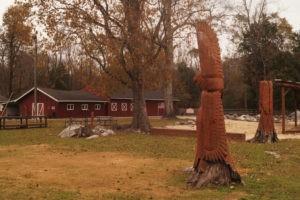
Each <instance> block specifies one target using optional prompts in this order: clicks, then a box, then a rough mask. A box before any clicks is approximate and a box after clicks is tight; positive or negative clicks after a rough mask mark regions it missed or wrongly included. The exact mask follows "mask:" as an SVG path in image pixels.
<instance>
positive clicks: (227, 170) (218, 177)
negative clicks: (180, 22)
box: [187, 22, 241, 187]
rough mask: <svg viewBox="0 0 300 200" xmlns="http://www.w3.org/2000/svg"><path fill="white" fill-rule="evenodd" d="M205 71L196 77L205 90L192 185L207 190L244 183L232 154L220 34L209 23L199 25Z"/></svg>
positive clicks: (200, 48) (198, 31) (198, 124)
mask: <svg viewBox="0 0 300 200" xmlns="http://www.w3.org/2000/svg"><path fill="white" fill-rule="evenodd" d="M196 28H197V39H198V46H199V56H200V65H201V72H200V73H199V74H198V75H197V76H196V77H195V78H196V81H197V83H198V84H199V85H200V87H201V89H202V95H201V106H200V109H199V111H198V114H197V124H196V125H197V143H196V156H195V161H194V166H193V168H194V171H193V173H192V175H191V177H190V178H189V179H188V182H187V184H188V186H190V187H203V186H207V185H210V184H213V185H229V184H230V183H232V182H237V183H240V182H241V177H240V175H239V174H238V173H237V171H236V170H235V168H234V166H233V161H232V158H231V156H230V154H229V150H228V145H227V139H226V131H225V122H224V112H223V104H222V97H221V96H222V95H221V93H222V90H223V88H224V77H223V69H222V66H221V57H220V47H219V44H218V39H217V35H216V33H215V32H214V31H213V30H212V28H211V27H210V26H209V25H208V24H207V23H206V22H199V23H198V24H197V27H196Z"/></svg>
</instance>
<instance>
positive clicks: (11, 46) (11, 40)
mask: <svg viewBox="0 0 300 200" xmlns="http://www.w3.org/2000/svg"><path fill="white" fill-rule="evenodd" d="M29 15H30V7H29V6H28V4H16V5H13V6H11V7H9V8H8V10H7V11H6V13H5V14H4V17H3V29H2V30H1V32H0V42H1V45H2V46H3V49H4V56H5V60H6V62H7V66H8V92H7V93H8V96H9V95H10V94H11V93H12V92H13V90H14V84H13V83H14V81H15V80H14V79H15V70H16V69H15V68H16V60H17V56H18V55H19V54H20V52H21V51H22V50H24V49H25V48H26V47H27V46H28V45H30V44H31V30H32V27H31V25H30V24H29V23H28V21H27V20H28V17H29Z"/></svg>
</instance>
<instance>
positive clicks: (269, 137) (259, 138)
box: [248, 130, 279, 143]
mask: <svg viewBox="0 0 300 200" xmlns="http://www.w3.org/2000/svg"><path fill="white" fill-rule="evenodd" d="M278 141H279V139H278V137H277V133H276V132H273V133H271V134H266V133H265V132H263V131H260V130H258V131H256V134H255V136H254V138H252V139H250V140H248V142H250V143H275V142H278Z"/></svg>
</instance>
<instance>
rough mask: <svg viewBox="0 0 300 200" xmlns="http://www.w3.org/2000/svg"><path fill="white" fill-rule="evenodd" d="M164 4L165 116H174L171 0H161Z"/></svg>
mask: <svg viewBox="0 0 300 200" xmlns="http://www.w3.org/2000/svg"><path fill="white" fill-rule="evenodd" d="M162 2H163V6H164V11H165V12H164V14H165V17H164V21H163V23H164V31H165V38H164V43H165V44H164V52H165V78H166V79H165V82H164V83H163V84H164V85H163V87H164V98H165V117H167V118H173V117H175V112H174V105H173V103H174V101H173V69H174V45H173V27H172V15H173V12H172V0H163V1H162Z"/></svg>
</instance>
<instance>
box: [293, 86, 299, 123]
mask: <svg viewBox="0 0 300 200" xmlns="http://www.w3.org/2000/svg"><path fill="white" fill-rule="evenodd" d="M294 103H295V127H297V126H298V116H297V106H298V105H297V91H296V90H294Z"/></svg>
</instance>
